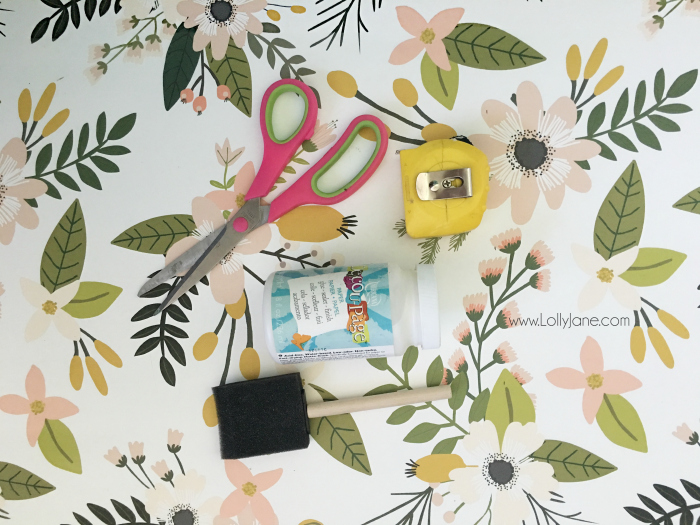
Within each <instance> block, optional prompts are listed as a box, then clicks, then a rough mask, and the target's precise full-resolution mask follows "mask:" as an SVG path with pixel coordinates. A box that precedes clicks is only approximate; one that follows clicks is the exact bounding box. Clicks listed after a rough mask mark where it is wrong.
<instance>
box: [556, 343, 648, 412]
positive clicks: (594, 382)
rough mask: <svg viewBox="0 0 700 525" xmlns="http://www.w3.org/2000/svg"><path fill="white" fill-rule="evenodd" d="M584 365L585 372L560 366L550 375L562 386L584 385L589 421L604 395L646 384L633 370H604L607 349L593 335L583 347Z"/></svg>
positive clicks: (577, 387)
mask: <svg viewBox="0 0 700 525" xmlns="http://www.w3.org/2000/svg"><path fill="white" fill-rule="evenodd" d="M581 367H582V368H583V372H580V371H578V370H575V369H573V368H556V369H555V370H552V371H551V372H548V373H547V376H546V377H547V379H549V382H550V383H552V384H553V385H554V386H558V387H559V388H566V389H571V390H576V389H579V388H583V389H584V392H583V415H584V417H585V418H586V421H588V423H593V420H594V419H595V417H596V414H597V413H598V409H599V408H600V405H601V403H602V402H603V395H605V394H611V395H615V394H624V393H625V392H630V391H632V390H636V389H637V388H639V387H641V386H642V382H641V381H640V380H639V379H637V378H636V377H634V376H633V375H632V374H629V373H627V372H623V371H622V370H603V351H602V350H601V349H600V345H599V344H598V342H597V341H596V340H595V339H593V338H592V337H590V336H589V337H587V338H586V341H585V342H584V343H583V346H582V347H581Z"/></svg>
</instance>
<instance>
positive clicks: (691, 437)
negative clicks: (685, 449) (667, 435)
mask: <svg viewBox="0 0 700 525" xmlns="http://www.w3.org/2000/svg"><path fill="white" fill-rule="evenodd" d="M672 434H673V435H674V436H676V437H677V438H678V439H680V440H681V441H682V442H683V443H687V444H689V445H692V444H694V443H697V442H698V434H697V432H695V431H694V430H693V429H692V428H690V427H689V426H688V425H687V424H686V423H683V424H682V425H680V426H679V427H678V428H676V431H675V432H672Z"/></svg>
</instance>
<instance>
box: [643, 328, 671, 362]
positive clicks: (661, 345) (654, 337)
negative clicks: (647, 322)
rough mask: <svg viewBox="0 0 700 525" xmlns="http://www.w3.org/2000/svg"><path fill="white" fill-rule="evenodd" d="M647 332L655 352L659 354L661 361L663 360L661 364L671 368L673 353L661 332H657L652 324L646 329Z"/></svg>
mask: <svg viewBox="0 0 700 525" xmlns="http://www.w3.org/2000/svg"><path fill="white" fill-rule="evenodd" d="M647 334H649V340H650V341H651V344H652V345H653V346H654V350H656V353H657V354H659V357H660V358H661V362H663V364H665V365H666V366H667V367H668V368H673V355H672V354H671V350H670V349H669V347H668V343H666V339H664V336H663V335H661V332H659V331H658V330H657V329H656V328H654V327H653V326H650V327H649V328H648V329H647Z"/></svg>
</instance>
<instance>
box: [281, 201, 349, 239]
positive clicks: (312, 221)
mask: <svg viewBox="0 0 700 525" xmlns="http://www.w3.org/2000/svg"><path fill="white" fill-rule="evenodd" d="M343 221H344V217H343V214H342V213H340V212H339V211H338V210H336V209H335V208H331V207H330V206H300V207H298V208H295V209H293V210H292V211H290V212H289V213H287V214H285V215H283V216H282V217H280V218H279V219H278V220H277V222H276V223H275V224H276V225H277V227H278V228H279V231H280V235H281V236H282V237H284V238H285V239H288V240H290V241H299V242H324V241H330V240H331V239H335V238H336V237H340V236H341V235H342V233H341V232H340V231H339V228H341V227H342V226H343Z"/></svg>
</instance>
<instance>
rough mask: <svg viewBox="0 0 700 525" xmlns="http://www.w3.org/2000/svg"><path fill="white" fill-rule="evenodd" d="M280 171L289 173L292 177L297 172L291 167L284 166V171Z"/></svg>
mask: <svg viewBox="0 0 700 525" xmlns="http://www.w3.org/2000/svg"><path fill="white" fill-rule="evenodd" d="M282 171H283V172H284V173H291V174H292V175H294V174H295V173H296V172H297V170H295V169H294V168H292V167H291V166H285V167H284V169H283V170H282Z"/></svg>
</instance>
